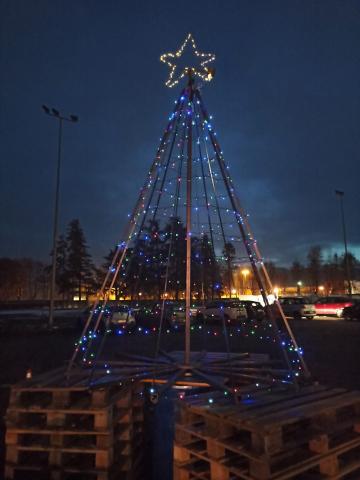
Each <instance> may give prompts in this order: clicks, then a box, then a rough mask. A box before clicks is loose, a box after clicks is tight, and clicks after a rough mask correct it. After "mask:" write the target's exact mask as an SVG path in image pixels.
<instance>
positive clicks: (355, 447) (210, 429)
mask: <svg viewBox="0 0 360 480" xmlns="http://www.w3.org/2000/svg"><path fill="white" fill-rule="evenodd" d="M355 472H357V473H355ZM350 474H353V475H357V476H355V477H352V478H358V479H360V393H359V392H348V391H345V390H342V389H326V388H325V387H321V386H310V387H304V388H302V389H300V391H298V392H296V391H293V390H285V391H284V390H278V389H276V390H270V389H269V390H267V391H262V392H259V393H254V394H244V395H243V396H242V397H241V398H240V399H239V404H238V405H234V404H233V403H232V402H231V400H230V399H229V398H227V397H225V396H224V394H222V393H221V392H210V393H206V394H199V395H194V396H190V397H186V398H185V400H183V401H182V402H179V411H178V418H177V422H176V426H175V442H174V480H191V479H202V480H230V479H234V480H235V479H243V480H286V479H299V480H300V479H303V480H305V479H307V480H310V479H314V480H315V479H319V480H320V479H333V480H335V479H345V478H347V475H350Z"/></svg>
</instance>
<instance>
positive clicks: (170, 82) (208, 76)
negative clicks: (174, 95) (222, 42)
mask: <svg viewBox="0 0 360 480" xmlns="http://www.w3.org/2000/svg"><path fill="white" fill-rule="evenodd" d="M189 42H191V45H192V48H193V51H194V54H195V56H196V57H198V58H200V59H201V62H200V67H195V66H190V65H188V66H187V67H184V69H183V70H182V71H181V72H179V73H178V74H177V76H176V75H175V73H176V69H177V68H178V67H177V65H176V61H177V59H179V58H180V57H181V55H182V54H183V51H184V49H185V47H186V45H187V44H188V43H189ZM214 60H215V55H214V54H213V53H201V52H199V51H198V50H197V49H196V44H195V40H194V38H193V36H192V35H191V33H189V35H188V36H187V37H186V39H185V41H184V43H183V44H182V45H181V47H180V48H179V50H178V51H177V52H175V53H164V54H163V55H161V57H160V61H161V62H163V63H166V64H167V65H169V67H170V75H169V78H168V79H167V81H166V82H165V85H166V86H167V87H173V86H174V85H176V84H177V83H178V82H179V80H181V79H182V78H184V77H185V75H188V74H189V72H190V71H191V74H192V75H194V76H196V77H199V78H201V79H202V80H205V81H207V82H210V80H212V78H213V76H214V69H213V68H209V67H208V66H207V64H208V63H210V62H213V61H214Z"/></svg>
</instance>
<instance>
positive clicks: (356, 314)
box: [342, 301, 360, 322]
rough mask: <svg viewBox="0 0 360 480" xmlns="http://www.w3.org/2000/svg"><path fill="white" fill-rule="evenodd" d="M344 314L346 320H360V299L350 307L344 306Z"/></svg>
mask: <svg viewBox="0 0 360 480" xmlns="http://www.w3.org/2000/svg"><path fill="white" fill-rule="evenodd" d="M342 316H343V318H344V319H345V320H349V321H351V320H357V321H358V322H360V301H357V302H355V303H354V305H351V306H350V307H344V309H343V314H342Z"/></svg>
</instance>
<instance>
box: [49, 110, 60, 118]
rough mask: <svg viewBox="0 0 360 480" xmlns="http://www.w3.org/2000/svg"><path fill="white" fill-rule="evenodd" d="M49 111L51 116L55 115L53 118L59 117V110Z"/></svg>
mask: <svg viewBox="0 0 360 480" xmlns="http://www.w3.org/2000/svg"><path fill="white" fill-rule="evenodd" d="M51 111H52V113H53V115H55V117H60V112H59V110H56V108H52V109H51Z"/></svg>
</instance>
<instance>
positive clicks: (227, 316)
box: [203, 299, 247, 323]
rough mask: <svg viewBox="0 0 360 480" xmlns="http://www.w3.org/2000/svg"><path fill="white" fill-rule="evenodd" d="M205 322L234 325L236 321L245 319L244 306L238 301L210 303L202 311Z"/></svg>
mask: <svg viewBox="0 0 360 480" xmlns="http://www.w3.org/2000/svg"><path fill="white" fill-rule="evenodd" d="M203 315H204V319H205V321H207V322H209V321H219V320H220V321H221V320H222V317H223V316H224V320H225V321H226V322H227V323H234V322H236V321H238V320H241V319H245V318H247V312H246V308H245V306H244V305H243V304H242V302H240V301H239V300H233V299H221V300H215V301H213V302H210V303H209V304H207V305H206V308H205V310H204V311H203Z"/></svg>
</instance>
